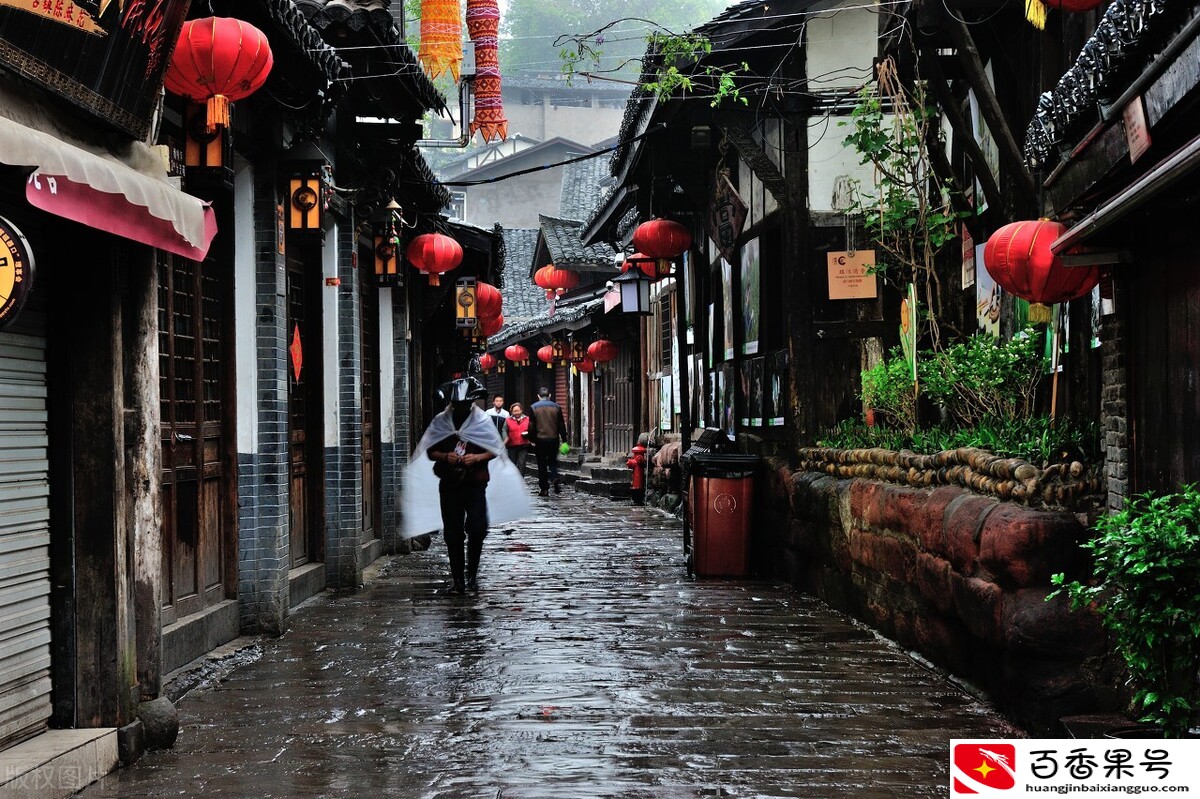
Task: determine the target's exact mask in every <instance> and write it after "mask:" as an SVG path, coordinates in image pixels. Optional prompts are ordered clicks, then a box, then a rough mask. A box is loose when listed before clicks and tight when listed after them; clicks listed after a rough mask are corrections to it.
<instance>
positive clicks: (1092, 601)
mask: <svg viewBox="0 0 1200 799" xmlns="http://www.w3.org/2000/svg"><path fill="white" fill-rule="evenodd" d="M1096 530H1097V532H1098V533H1099V535H1097V536H1096V538H1094V539H1092V540H1091V541H1088V542H1087V543H1085V544H1083V548H1084V549H1086V550H1087V551H1088V552H1090V553H1091V555H1092V558H1093V566H1092V574H1093V579H1092V581H1091V582H1090V583H1088V584H1084V583H1080V582H1079V581H1073V582H1070V583H1068V582H1066V579H1065V577H1064V575H1062V574H1056V575H1054V576H1053V578H1052V579H1051V582H1052V583H1053V584H1054V585H1056V586H1058V590H1056V591H1054V593H1052V594H1051V595H1050V596H1051V597H1053V596H1057V595H1058V594H1059V593H1062V592H1064V591H1065V592H1066V594H1067V596H1068V597H1070V601H1071V607H1072V609H1075V610H1078V609H1080V608H1092V609H1094V610H1095V611H1096V612H1097V613H1098V614H1099V616H1100V620H1101V622H1102V623H1103V624H1104V626H1105V628H1106V629H1108V630H1109V631H1111V632H1112V633H1113V634H1114V636H1115V644H1116V647H1117V650H1118V652H1119V653H1120V655H1121V656H1122V658H1123V659H1124V660H1125V665H1126V667H1127V668H1128V670H1129V681H1130V683H1131V684H1132V685H1133V686H1134V688H1135V690H1136V693H1135V694H1134V706H1135V707H1140V708H1141V710H1142V711H1143V712H1144V714H1145V715H1144V717H1143V718H1142V720H1143V721H1149V722H1153V723H1154V724H1157V725H1159V726H1160V727H1161V728H1162V730H1163V733H1164V734H1165V735H1167V736H1168V737H1180V736H1183V735H1185V734H1186V733H1187V732H1188V729H1189V727H1190V726H1191V724H1192V723H1194V722H1195V721H1196V713H1197V710H1198V709H1200V489H1197V488H1196V486H1185V487H1183V488H1182V489H1181V490H1180V491H1179V493H1176V494H1163V495H1153V494H1143V495H1141V496H1138V497H1134V498H1133V499H1131V500H1129V501H1128V502H1127V503H1126V504H1125V507H1124V508H1122V509H1121V511H1120V512H1118V513H1115V514H1112V515H1111V516H1104V517H1101V518H1100V520H1099V521H1097V523H1096Z"/></svg>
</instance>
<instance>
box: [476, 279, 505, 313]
mask: <svg viewBox="0 0 1200 799" xmlns="http://www.w3.org/2000/svg"><path fill="white" fill-rule="evenodd" d="M475 302H476V303H477V313H478V315H479V318H480V319H488V318H490V317H493V316H499V315H500V312H501V311H502V310H503V306H504V297H503V296H502V295H501V294H500V290H499V289H498V288H496V287H495V286H493V285H492V284H491V283H484V282H482V281H479V282H477V283H476V284H475Z"/></svg>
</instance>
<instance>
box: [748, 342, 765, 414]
mask: <svg viewBox="0 0 1200 799" xmlns="http://www.w3.org/2000/svg"><path fill="white" fill-rule="evenodd" d="M765 361H766V359H765V358H751V359H750V426H751V427H762V426H763V425H764V424H766V422H764V421H763V402H764V397H763V377H764V373H763V367H764V366H765Z"/></svg>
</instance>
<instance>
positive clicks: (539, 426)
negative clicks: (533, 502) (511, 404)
mask: <svg viewBox="0 0 1200 799" xmlns="http://www.w3.org/2000/svg"><path fill="white" fill-rule="evenodd" d="M529 418H530V423H529V433H530V436H531V437H532V438H533V451H534V453H535V454H536V455H537V462H538V486H539V487H540V488H541V492H540V495H541V496H543V497H547V496H550V481H551V480H553V481H554V493H555V494H557V493H559V492H560V491H562V482H561V481H560V480H559V479H558V445H559V442H561V441H565V440H566V438H567V424H566V422H565V421H563V412H562V408H560V407H559V406H558V403H557V402H555V401H554V400H552V399H550V389H548V388H546V387H545V386H543V387H541V388H539V389H538V401H537V402H535V403H533V405H530V406H529Z"/></svg>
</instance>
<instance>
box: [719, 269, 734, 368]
mask: <svg viewBox="0 0 1200 799" xmlns="http://www.w3.org/2000/svg"><path fill="white" fill-rule="evenodd" d="M721 299H722V300H723V301H724V308H723V310H724V315H723V321H724V322H725V360H727V361H732V360H733V356H734V354H735V353H734V343H733V299H734V297H733V264H731V263H729V261H726V260H725V259H724V258H722V259H721Z"/></svg>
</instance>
